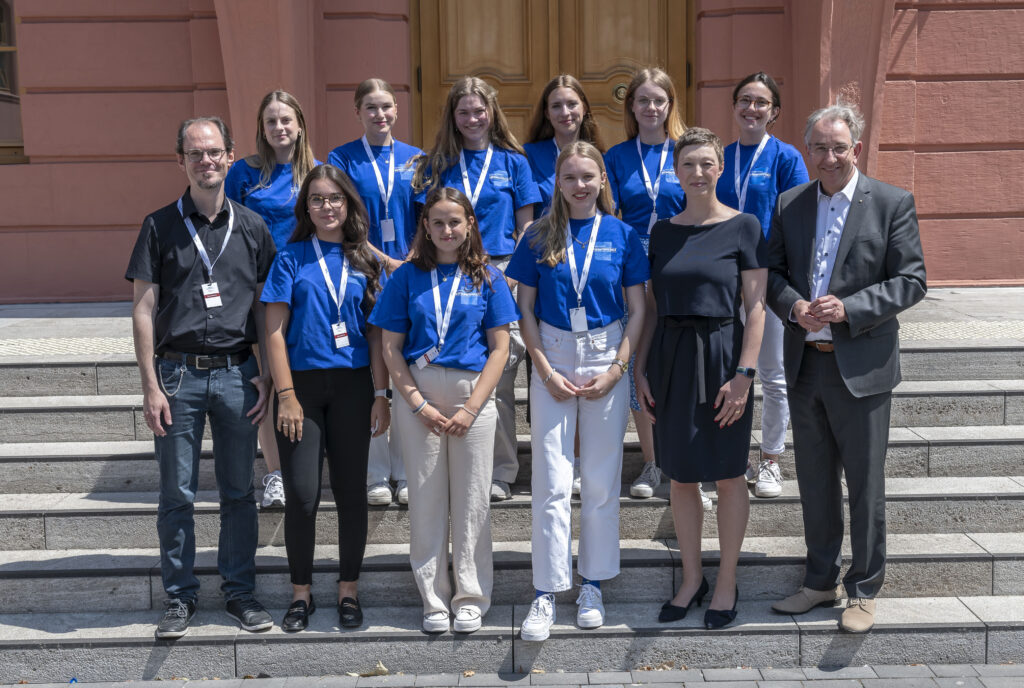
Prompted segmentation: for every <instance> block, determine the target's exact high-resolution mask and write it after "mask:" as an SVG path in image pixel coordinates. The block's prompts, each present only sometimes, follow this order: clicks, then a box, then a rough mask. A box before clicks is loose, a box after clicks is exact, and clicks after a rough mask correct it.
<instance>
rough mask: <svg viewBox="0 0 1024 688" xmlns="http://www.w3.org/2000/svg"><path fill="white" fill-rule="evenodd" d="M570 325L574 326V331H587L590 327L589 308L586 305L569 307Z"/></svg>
mask: <svg viewBox="0 0 1024 688" xmlns="http://www.w3.org/2000/svg"><path fill="white" fill-rule="evenodd" d="M569 326H570V327H572V331H573V332H586V331H587V330H588V329H589V328H588V327H587V309H586V307H584V306H580V307H579V308H570V309H569Z"/></svg>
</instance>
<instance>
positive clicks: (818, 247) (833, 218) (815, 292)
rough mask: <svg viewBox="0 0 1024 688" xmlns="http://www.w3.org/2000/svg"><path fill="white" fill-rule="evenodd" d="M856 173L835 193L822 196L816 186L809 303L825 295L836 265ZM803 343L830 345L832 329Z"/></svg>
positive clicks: (812, 333) (815, 333)
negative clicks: (816, 207) (812, 262)
mask: <svg viewBox="0 0 1024 688" xmlns="http://www.w3.org/2000/svg"><path fill="white" fill-rule="evenodd" d="M859 178H860V172H859V171H858V170H857V168H854V169H853V176H852V177H850V181H849V182H847V184H846V186H844V187H843V188H842V189H841V190H840V191H839V192H838V193H836V194H835V195H833V196H826V195H825V194H824V193H822V191H821V184H820V182H819V184H818V216H817V220H816V222H815V228H814V264H813V265H812V268H813V271H812V273H811V299H810V300H811V301H814V300H815V299H817V298H820V297H822V296H824V295H825V294H827V293H828V284H829V282H830V281H831V280H832V269H833V268H834V267H835V265H836V252H837V251H838V250H839V240H840V239H841V238H842V236H843V226H844V225H845V224H846V216H847V215H848V214H849V213H850V204H851V203H853V192H854V191H855V190H856V189H857V180H858V179H859ZM806 339H807V341H809V342H811V341H817V340H824V341H831V339H832V327H831V326H830V325H825V327H823V328H821V329H820V330H818V331H817V332H808V333H807V337H806Z"/></svg>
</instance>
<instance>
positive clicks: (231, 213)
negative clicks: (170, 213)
mask: <svg viewBox="0 0 1024 688" xmlns="http://www.w3.org/2000/svg"><path fill="white" fill-rule="evenodd" d="M227 205H228V231H227V232H226V233H225V234H224V243H223V244H221V245H220V253H218V254H217V257H216V258H214V259H213V262H212V263H211V262H210V254H209V253H207V252H206V247H205V246H203V242H202V240H200V238H199V235H198V234H197V233H196V228H195V225H193V224H192V218H190V217H185V211H184V210H182V207H181V199H180V198H179V199H178V213H179V214H180V215H181V219H182V220H184V221H185V226H186V227H187V228H188V233H189V234H191V235H192V243H193V244H195V245H196V250H197V251H199V258H200V259H201V260H202V261H203V265H205V266H206V272H207V276H208V277H209V278H210V281H211V282H212V281H213V266H214V265H216V264H217V261H218V260H220V257H221V256H223V255H224V249H226V248H227V247H228V240H229V239H230V238H231V232H233V231H235V209H234V208H232V207H231V202H230V201H228V204H227Z"/></svg>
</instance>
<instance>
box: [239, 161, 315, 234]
mask: <svg viewBox="0 0 1024 688" xmlns="http://www.w3.org/2000/svg"><path fill="white" fill-rule="evenodd" d="M316 164H317V165H319V164H320V163H319V162H317V163H316ZM300 186H302V180H301V179H292V166H291V163H285V164H280V163H279V164H278V165H277V166H276V167H274V171H273V172H271V174H270V183H269V185H268V186H265V187H260V168H258V167H253V166H251V165H250V164H249V163H248V162H246V161H245V160H238V161H236V162H235V164H234V165H232V166H231V169H230V170H228V176H227V178H226V179H225V180H224V193H226V194H227V197H228V198H230V199H231V200H232V201H235V202H236V203H241V204H242V205H244V206H245V207H246V208H249V209H250V210H255V211H256V212H257V213H259V215H260V217H262V218H263V221H264V222H266V223H267V229H269V230H270V236H271V237H273V238H274V245H275V246H276V247H277V250H278V251H280V250H281V249H283V248H284V246H285V244H287V243H288V239H290V238H291V236H292V232H293V231H295V199H296V197H297V196H298V193H299V187H300Z"/></svg>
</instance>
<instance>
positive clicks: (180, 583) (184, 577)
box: [155, 357, 259, 600]
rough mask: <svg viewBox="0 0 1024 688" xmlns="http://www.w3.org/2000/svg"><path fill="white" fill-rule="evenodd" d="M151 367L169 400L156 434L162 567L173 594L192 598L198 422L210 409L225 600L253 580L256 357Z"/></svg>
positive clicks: (247, 591)
mask: <svg viewBox="0 0 1024 688" xmlns="http://www.w3.org/2000/svg"><path fill="white" fill-rule="evenodd" d="M156 366H157V375H158V376H159V378H160V383H161V385H162V386H163V390H164V393H165V394H166V395H167V400H168V402H169V403H170V406H171V421H172V424H171V425H169V426H165V427H166V430H167V435H166V436H165V437H156V438H155V440H156V460H157V464H158V465H159V466H160V507H159V510H158V511H157V517H156V530H157V534H158V535H159V537H160V570H161V573H162V575H163V582H164V590H166V591H167V595H168V596H169V597H172V598H180V599H187V600H195V598H196V595H197V593H198V592H199V580H198V579H197V578H196V576H195V574H194V573H193V568H194V565H195V559H196V536H195V519H194V518H193V512H194V506H193V502H194V501H195V496H196V489H197V487H198V482H199V454H200V451H201V449H202V442H203V428H204V427H205V425H206V417H207V415H209V417H210V429H211V430H212V432H213V456H214V472H215V475H216V478H217V489H218V490H219V492H220V541H219V543H218V547H217V568H218V570H219V571H220V575H221V578H222V579H223V582H222V583H221V591H222V592H223V593H224V597H225V598H227V599H228V600H231V599H237V598H245V597H251V596H252V593H253V589H254V588H255V585H256V536H257V533H258V524H257V516H256V502H255V499H254V495H253V486H252V483H253V480H252V478H253V461H254V460H255V458H256V431H257V426H255V425H253V424H252V419H251V418H247V417H246V415H245V414H246V413H247V412H248V411H249V409H251V408H252V407H253V405H255V403H256V399H257V397H258V395H259V393H258V391H257V389H256V387H254V386H253V384H252V383H251V382H249V380H250V379H251V378H253V377H256V376H257V375H258V374H259V367H258V365H257V363H256V358H255V357H250V358H249V359H248V360H246V361H245V362H244V363H242V364H241V365H238V366H232V367H230V368H217V369H214V370H199V369H197V368H193V367H191V366H186V365H185V364H184V363H179V362H173V361H165V360H163V359H156Z"/></svg>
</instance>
